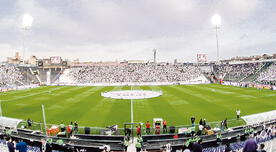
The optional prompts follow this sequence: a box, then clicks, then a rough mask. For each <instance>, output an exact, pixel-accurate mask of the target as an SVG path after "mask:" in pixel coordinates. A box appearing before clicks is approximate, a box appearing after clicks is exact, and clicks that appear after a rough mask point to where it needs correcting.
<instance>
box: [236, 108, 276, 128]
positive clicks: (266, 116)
mask: <svg viewBox="0 0 276 152" xmlns="http://www.w3.org/2000/svg"><path fill="white" fill-rule="evenodd" d="M241 118H242V119H244V120H245V122H246V124H247V125H253V124H259V123H261V122H264V121H270V120H275V119H276V110H273V111H268V112H263V113H257V114H253V115H247V116H243V117H241Z"/></svg>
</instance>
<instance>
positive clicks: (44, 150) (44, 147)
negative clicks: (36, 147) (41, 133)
mask: <svg viewBox="0 0 276 152" xmlns="http://www.w3.org/2000/svg"><path fill="white" fill-rule="evenodd" d="M40 151H41V152H51V151H52V147H51V145H50V144H48V143H47V142H46V140H45V139H41V147H40Z"/></svg>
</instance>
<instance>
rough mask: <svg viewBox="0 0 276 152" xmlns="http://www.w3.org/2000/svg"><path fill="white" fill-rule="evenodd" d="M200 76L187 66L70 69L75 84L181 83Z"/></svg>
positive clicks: (146, 65)
mask: <svg viewBox="0 0 276 152" xmlns="http://www.w3.org/2000/svg"><path fill="white" fill-rule="evenodd" d="M200 75H201V71H200V69H199V68H198V67H197V66H194V65H187V64H148V63H136V64H134V63H133V64H124V63H122V64H116V65H100V66H99V65H94V66H84V67H79V68H71V71H70V72H69V76H70V77H72V78H73V79H74V80H75V82H77V83H120V82H183V81H189V80H192V79H195V78H197V77H199V76H200Z"/></svg>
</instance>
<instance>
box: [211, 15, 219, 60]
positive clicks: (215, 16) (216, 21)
mask: <svg viewBox="0 0 276 152" xmlns="http://www.w3.org/2000/svg"><path fill="white" fill-rule="evenodd" d="M212 24H213V25H214V26H215V29H216V41H217V62H219V41H218V29H219V27H220V25H221V18H220V16H219V15H218V14H215V15H214V16H213V17H212Z"/></svg>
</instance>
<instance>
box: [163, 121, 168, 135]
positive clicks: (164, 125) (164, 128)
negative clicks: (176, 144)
mask: <svg viewBox="0 0 276 152" xmlns="http://www.w3.org/2000/svg"><path fill="white" fill-rule="evenodd" d="M167 132H168V130H167V121H166V120H164V121H163V133H167Z"/></svg>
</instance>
